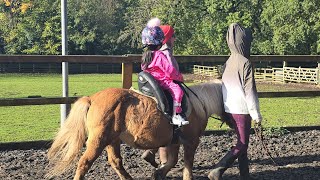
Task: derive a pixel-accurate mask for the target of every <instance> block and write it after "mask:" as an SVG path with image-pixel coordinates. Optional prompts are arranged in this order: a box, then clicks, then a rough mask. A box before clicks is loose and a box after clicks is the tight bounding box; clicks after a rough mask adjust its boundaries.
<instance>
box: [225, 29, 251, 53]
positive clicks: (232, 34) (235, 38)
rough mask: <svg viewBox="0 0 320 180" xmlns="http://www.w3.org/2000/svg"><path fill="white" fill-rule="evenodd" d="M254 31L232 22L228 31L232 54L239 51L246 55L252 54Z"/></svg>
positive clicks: (228, 41)
mask: <svg viewBox="0 0 320 180" xmlns="http://www.w3.org/2000/svg"><path fill="white" fill-rule="evenodd" d="M251 41H252V33H251V31H250V29H247V28H243V27H242V26H240V25H239V24H237V23H232V24H230V26H229V29H228V32H227V43H228V46H229V49H230V51H231V54H233V53H237V54H241V55H242V56H244V57H246V58H247V59H248V58H249V56H250V47H251Z"/></svg>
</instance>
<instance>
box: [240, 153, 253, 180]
mask: <svg viewBox="0 0 320 180" xmlns="http://www.w3.org/2000/svg"><path fill="white" fill-rule="evenodd" d="M238 162H239V170H240V180H250V174H249V160H248V156H247V153H244V154H241V155H240V156H239V157H238Z"/></svg>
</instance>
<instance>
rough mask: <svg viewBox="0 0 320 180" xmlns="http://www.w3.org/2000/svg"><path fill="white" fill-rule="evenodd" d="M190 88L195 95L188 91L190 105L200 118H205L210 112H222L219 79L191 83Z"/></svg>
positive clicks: (218, 113)
mask: <svg viewBox="0 0 320 180" xmlns="http://www.w3.org/2000/svg"><path fill="white" fill-rule="evenodd" d="M190 89H191V90H192V91H193V92H194V93H195V94H196V95H197V96H195V95H194V94H193V93H192V92H188V93H189V97H190V101H191V103H192V106H193V108H194V109H195V111H196V113H197V114H198V116H200V117H201V119H207V118H208V117H209V116H210V115H212V114H217V115H219V116H220V115H221V114H222V112H223V111H224V108H223V98H222V81H221V80H218V79H216V80H213V81H210V82H207V83H201V84H197V85H193V86H190Z"/></svg>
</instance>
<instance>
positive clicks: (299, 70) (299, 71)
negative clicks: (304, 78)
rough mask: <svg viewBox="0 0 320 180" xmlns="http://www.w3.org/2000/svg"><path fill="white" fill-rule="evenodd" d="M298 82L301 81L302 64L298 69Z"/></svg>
mask: <svg viewBox="0 0 320 180" xmlns="http://www.w3.org/2000/svg"><path fill="white" fill-rule="evenodd" d="M298 83H301V66H299V69H298Z"/></svg>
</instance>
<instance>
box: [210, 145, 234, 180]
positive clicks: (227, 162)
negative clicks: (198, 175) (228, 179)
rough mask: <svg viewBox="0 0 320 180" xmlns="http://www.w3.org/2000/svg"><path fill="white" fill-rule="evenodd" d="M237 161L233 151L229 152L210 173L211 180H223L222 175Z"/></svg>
mask: <svg viewBox="0 0 320 180" xmlns="http://www.w3.org/2000/svg"><path fill="white" fill-rule="evenodd" d="M236 159H237V157H236V156H235V155H233V153H232V152H231V151H229V152H228V153H227V154H226V155H225V156H224V157H223V158H222V159H221V160H220V161H219V162H218V164H216V166H215V168H214V169H213V170H212V171H211V172H210V173H209V175H208V178H209V179H210V180H221V179H222V174H223V173H224V172H225V171H226V170H227V169H228V168H229V167H231V166H232V164H233V162H234V161H235V160H236Z"/></svg>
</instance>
